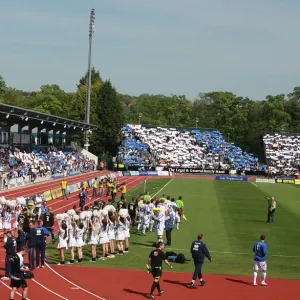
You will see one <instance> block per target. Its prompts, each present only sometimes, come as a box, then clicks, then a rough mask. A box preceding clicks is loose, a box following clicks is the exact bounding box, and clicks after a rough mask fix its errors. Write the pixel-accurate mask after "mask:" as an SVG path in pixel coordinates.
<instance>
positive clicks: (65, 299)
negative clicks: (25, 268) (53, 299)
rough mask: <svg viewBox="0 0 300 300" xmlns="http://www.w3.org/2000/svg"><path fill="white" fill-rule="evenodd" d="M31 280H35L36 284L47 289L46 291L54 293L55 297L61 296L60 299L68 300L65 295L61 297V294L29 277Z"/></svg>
mask: <svg viewBox="0 0 300 300" xmlns="http://www.w3.org/2000/svg"><path fill="white" fill-rule="evenodd" d="M31 280H32V281H33V282H35V283H36V284H37V285H39V286H40V287H42V288H43V289H45V290H47V291H48V292H50V293H52V294H54V295H56V296H57V297H59V298H62V299H64V300H68V298H65V297H63V296H61V295H59V294H57V293H55V292H54V291H52V290H50V289H48V288H47V287H45V286H44V285H42V284H41V283H39V282H37V281H36V280H35V279H31Z"/></svg>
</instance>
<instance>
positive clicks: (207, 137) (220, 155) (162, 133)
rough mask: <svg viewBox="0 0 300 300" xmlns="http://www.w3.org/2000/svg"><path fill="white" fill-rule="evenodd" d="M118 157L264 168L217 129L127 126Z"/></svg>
mask: <svg viewBox="0 0 300 300" xmlns="http://www.w3.org/2000/svg"><path fill="white" fill-rule="evenodd" d="M122 133H123V143H122V146H121V147H120V151H119V156H120V157H121V158H122V159H123V163H124V165H125V166H127V167H129V166H135V167H137V166H138V167H144V166H147V165H150V166H154V165H156V166H163V167H165V166H170V167H180V168H202V169H240V170H246V171H250V170H265V169H266V166H265V165H260V164H259V163H258V158H256V157H254V156H253V154H251V153H246V152H243V151H242V149H241V148H240V147H237V146H235V145H234V143H228V142H226V141H225V139H224V137H223V136H222V134H221V133H220V132H219V131H216V130H213V131H201V130H191V131H188V130H185V129H182V130H178V129H176V128H162V127H151V128H146V127H142V126H136V125H135V126H131V125H126V126H125V127H123V129H122Z"/></svg>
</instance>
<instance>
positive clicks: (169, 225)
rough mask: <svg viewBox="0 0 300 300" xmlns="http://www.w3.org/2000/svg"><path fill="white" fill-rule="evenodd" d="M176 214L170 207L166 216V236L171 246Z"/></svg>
mask: <svg viewBox="0 0 300 300" xmlns="http://www.w3.org/2000/svg"><path fill="white" fill-rule="evenodd" d="M174 219H175V215H174V212H173V210H172V209H171V208H168V210H167V215H166V217H165V228H166V238H167V243H166V246H171V240H172V239H171V235H172V230H173V224H174Z"/></svg>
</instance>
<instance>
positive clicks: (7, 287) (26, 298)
mask: <svg viewBox="0 0 300 300" xmlns="http://www.w3.org/2000/svg"><path fill="white" fill-rule="evenodd" d="M0 282H1V283H2V284H3V285H4V286H6V287H7V288H8V289H10V290H11V287H10V286H8V285H7V284H6V283H4V282H3V281H0ZM16 294H17V295H19V296H21V297H22V295H21V294H20V293H19V292H16ZM26 299H27V300H29V298H26Z"/></svg>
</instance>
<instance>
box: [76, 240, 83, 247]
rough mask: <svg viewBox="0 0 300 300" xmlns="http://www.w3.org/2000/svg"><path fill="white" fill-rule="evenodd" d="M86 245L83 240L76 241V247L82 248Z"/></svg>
mask: <svg viewBox="0 0 300 300" xmlns="http://www.w3.org/2000/svg"><path fill="white" fill-rule="evenodd" d="M83 245H84V242H83V240H82V239H78V240H76V247H77V248H81V247H82V246H83Z"/></svg>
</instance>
